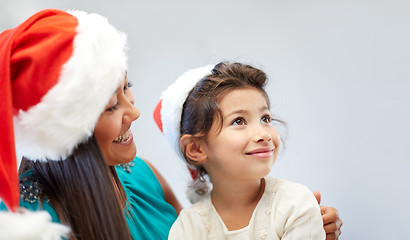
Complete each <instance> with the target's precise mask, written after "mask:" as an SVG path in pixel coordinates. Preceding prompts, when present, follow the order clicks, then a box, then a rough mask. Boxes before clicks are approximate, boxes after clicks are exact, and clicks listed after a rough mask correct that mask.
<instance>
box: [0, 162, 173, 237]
mask: <svg viewBox="0 0 410 240" xmlns="http://www.w3.org/2000/svg"><path fill="white" fill-rule="evenodd" d="M115 169H116V171H117V174H118V177H119V179H120V181H121V183H122V185H123V187H124V190H125V193H126V195H127V199H128V203H129V210H130V211H129V212H130V214H125V217H126V220H127V223H128V227H129V229H130V232H131V236H132V237H133V239H155V240H157V239H168V233H169V230H170V228H171V226H172V224H173V223H174V221H175V219H176V218H177V214H176V212H175V210H174V208H173V207H172V206H171V205H170V204H168V203H167V202H166V201H165V199H164V192H163V190H162V187H161V185H160V183H159V182H158V179H157V178H156V177H155V175H154V173H153V172H152V170H151V168H150V167H149V166H148V165H147V163H145V162H144V161H143V160H142V159H140V158H138V157H135V159H134V161H132V162H130V163H128V164H124V165H118V166H116V167H115ZM26 174H30V172H28V173H26ZM24 176H25V174H24V175H22V176H21V177H20V178H22V177H24ZM23 184H24V183H23ZM21 187H22V185H21V184H20V188H21ZM21 195H22V196H23V194H21ZM20 206H22V207H24V208H27V209H29V210H33V211H36V210H40V203H39V202H38V200H37V199H34V198H22V199H21V200H20ZM5 209H6V208H5V206H4V204H1V205H0V210H5ZM43 210H45V211H47V212H48V213H49V214H50V215H51V217H52V220H53V222H60V220H59V218H58V216H57V213H56V212H55V211H54V209H53V207H51V206H50V205H49V203H48V202H47V201H45V202H44V203H43Z"/></svg>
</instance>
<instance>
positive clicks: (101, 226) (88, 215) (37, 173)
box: [19, 137, 131, 239]
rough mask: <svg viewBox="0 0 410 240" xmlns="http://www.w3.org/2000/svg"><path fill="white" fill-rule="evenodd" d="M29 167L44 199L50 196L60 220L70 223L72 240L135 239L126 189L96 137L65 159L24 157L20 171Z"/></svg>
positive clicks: (41, 200)
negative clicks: (128, 219) (127, 217)
mask: <svg viewBox="0 0 410 240" xmlns="http://www.w3.org/2000/svg"><path fill="white" fill-rule="evenodd" d="M29 169H32V171H33V175H32V177H33V178H34V179H35V180H36V181H38V182H39V184H40V186H41V190H42V194H41V196H40V202H43V201H44V200H45V199H48V200H49V201H50V204H51V206H52V207H53V208H54V209H55V211H56V212H57V215H58V216H59V218H60V221H61V222H62V223H64V224H66V225H68V226H70V228H71V230H72V234H71V235H70V236H69V239H131V235H130V232H129V229H128V225H127V222H126V220H125V216H124V210H123V208H124V207H125V206H124V205H125V203H124V199H126V198H125V193H124V189H123V188H122V185H121V183H120V181H119V179H118V176H117V173H116V171H115V169H114V167H112V166H111V167H109V166H107V164H106V162H105V160H104V157H103V155H102V153H101V151H100V148H99V146H98V144H97V142H96V140H95V137H91V138H90V139H89V140H88V141H87V142H85V143H82V144H79V145H78V146H77V148H76V149H75V150H74V152H73V154H72V155H71V156H69V157H68V158H67V159H65V160H62V161H47V162H39V161H35V162H34V161H30V160H27V159H24V158H23V161H22V164H21V167H20V169H19V173H20V174H21V173H23V172H25V171H27V170H29ZM118 190H119V191H118Z"/></svg>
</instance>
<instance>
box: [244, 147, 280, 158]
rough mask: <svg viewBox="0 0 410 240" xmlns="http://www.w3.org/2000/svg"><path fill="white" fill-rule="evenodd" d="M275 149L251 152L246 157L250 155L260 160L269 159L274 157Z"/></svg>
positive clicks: (261, 149)
mask: <svg viewBox="0 0 410 240" xmlns="http://www.w3.org/2000/svg"><path fill="white" fill-rule="evenodd" d="M274 150H275V148H260V149H255V150H253V151H250V152H248V153H246V155H250V156H253V157H258V158H269V157H272V156H273V151H274Z"/></svg>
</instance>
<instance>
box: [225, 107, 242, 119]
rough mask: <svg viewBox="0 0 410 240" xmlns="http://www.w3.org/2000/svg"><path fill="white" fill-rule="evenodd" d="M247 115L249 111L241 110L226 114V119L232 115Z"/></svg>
mask: <svg viewBox="0 0 410 240" xmlns="http://www.w3.org/2000/svg"><path fill="white" fill-rule="evenodd" d="M246 113H248V111H247V110H242V109H240V110H236V111H233V112H230V113H229V114H226V115H225V116H224V118H228V117H230V116H232V115H236V114H246Z"/></svg>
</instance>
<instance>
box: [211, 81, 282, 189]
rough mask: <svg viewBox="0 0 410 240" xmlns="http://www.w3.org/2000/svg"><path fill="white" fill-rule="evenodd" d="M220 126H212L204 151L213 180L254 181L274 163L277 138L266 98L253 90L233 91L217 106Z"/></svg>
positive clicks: (276, 152) (277, 145) (278, 138)
mask: <svg viewBox="0 0 410 240" xmlns="http://www.w3.org/2000/svg"><path fill="white" fill-rule="evenodd" d="M219 107H220V109H221V111H222V115H223V125H222V129H221V131H220V132H218V124H215V123H214V124H213V125H212V127H211V130H210V133H209V135H208V136H207V140H206V142H205V143H204V149H205V152H206V155H207V159H206V160H205V162H204V167H205V169H206V170H207V172H208V174H209V175H210V177H211V179H212V181H213V182H214V181H221V180H223V181H226V180H228V179H229V180H233V181H242V180H245V181H247V180H256V179H260V178H262V177H265V176H266V175H267V174H268V173H269V172H270V170H271V168H272V166H273V163H274V162H275V160H276V157H277V154H278V151H279V143H280V137H279V134H278V133H277V132H276V130H275V128H274V127H273V125H272V124H271V116H270V111H269V108H268V104H267V102H266V99H265V96H264V95H263V94H262V93H261V92H260V91H259V90H257V89H255V88H245V89H236V90H233V91H232V92H229V93H228V94H226V95H225V96H224V97H223V98H222V100H221V101H220V103H219Z"/></svg>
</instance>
